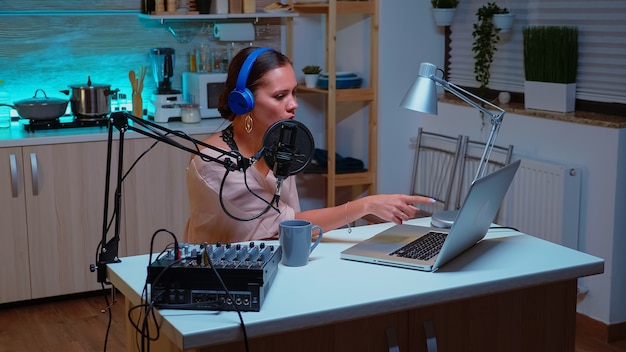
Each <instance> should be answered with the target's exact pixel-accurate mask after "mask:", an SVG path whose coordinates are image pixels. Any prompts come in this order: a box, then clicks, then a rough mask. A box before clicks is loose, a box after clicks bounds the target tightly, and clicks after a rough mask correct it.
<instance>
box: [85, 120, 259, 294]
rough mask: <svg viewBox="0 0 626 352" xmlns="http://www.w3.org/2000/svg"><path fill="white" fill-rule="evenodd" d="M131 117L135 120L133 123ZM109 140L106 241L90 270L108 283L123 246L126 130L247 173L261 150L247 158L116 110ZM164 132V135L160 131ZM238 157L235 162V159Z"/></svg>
mask: <svg viewBox="0 0 626 352" xmlns="http://www.w3.org/2000/svg"><path fill="white" fill-rule="evenodd" d="M129 120H130V121H132V122H133V123H132V124H131V123H129ZM135 125H138V126H142V127H143V128H137V127H136V126H135ZM113 127H115V128H116V129H117V130H118V131H119V132H120V137H119V149H118V160H117V161H118V167H117V176H116V178H117V179H116V190H115V195H114V210H113V217H114V219H112V220H114V221H115V230H114V235H113V238H111V239H110V240H109V241H107V234H108V232H109V231H108V230H109V219H108V216H109V214H108V212H109V193H110V183H111V165H112V153H113V148H112V146H113ZM108 129H109V132H108V139H107V166H106V181H105V182H106V184H105V190H104V192H105V194H104V218H103V228H102V240H101V243H100V245H101V247H100V251H99V254H98V258H97V264H95V265H94V264H92V265H91V266H90V270H91V271H92V272H93V271H96V270H97V276H98V282H101V283H106V282H107V273H106V265H107V264H110V263H119V262H120V260H119V257H118V249H119V240H120V225H121V218H120V211H121V206H122V204H121V203H122V178H123V175H122V169H123V166H124V165H123V156H124V134H125V133H126V131H134V132H137V133H139V134H142V135H144V136H147V137H150V138H152V139H155V140H157V141H159V142H163V143H166V144H169V145H171V146H173V147H176V148H178V149H181V150H184V151H186V152H189V153H191V154H194V155H199V156H201V157H202V158H203V159H204V160H208V161H211V162H215V163H218V164H221V165H223V166H224V167H225V168H226V169H227V170H229V171H242V172H245V171H246V170H247V169H248V168H249V167H250V166H252V164H254V163H255V162H256V161H257V158H258V156H259V155H261V153H257V154H256V155H255V156H254V157H251V158H245V157H243V155H241V154H240V153H238V152H234V151H226V150H223V149H220V148H217V147H215V146H212V145H210V144H207V143H204V142H202V141H199V140H196V139H194V138H192V137H190V136H188V135H186V134H184V133H182V132H180V131H175V130H171V129H168V128H165V127H163V126H161V125H158V124H156V123H153V122H151V121H148V120H144V119H142V118H139V117H136V116H134V115H132V114H129V113H127V112H115V113H112V114H111V116H110V117H109V123H108ZM159 131H160V132H164V133H163V134H161V133H159ZM168 134H169V135H174V136H178V137H181V138H183V139H185V140H187V141H189V142H191V143H193V144H194V145H195V146H198V145H201V146H203V147H205V148H209V149H211V150H213V151H217V152H219V153H221V154H222V155H224V156H225V157H226V158H224V159H219V158H215V157H212V156H209V155H206V154H203V153H202V152H200V150H199V149H198V148H196V149H193V148H189V147H187V146H185V145H182V144H180V143H178V142H176V141H174V140H173V139H171V138H169V137H167V135H168ZM233 160H234V161H233Z"/></svg>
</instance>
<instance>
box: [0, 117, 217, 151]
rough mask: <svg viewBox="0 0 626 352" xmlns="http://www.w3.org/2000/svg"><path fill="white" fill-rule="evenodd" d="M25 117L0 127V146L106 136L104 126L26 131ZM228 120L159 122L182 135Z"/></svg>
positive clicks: (116, 135) (92, 139)
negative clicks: (7, 126)
mask: <svg viewBox="0 0 626 352" xmlns="http://www.w3.org/2000/svg"><path fill="white" fill-rule="evenodd" d="M25 121H26V123H28V121H27V120H18V121H13V122H12V123H11V127H10V128H0V148H1V147H23V146H29V145H45V144H60V143H79V142H95V141H106V140H107V137H108V132H107V127H77V128H64V129H56V130H55V129H53V130H39V131H34V132H27V131H26V130H25V129H24V123H25ZM228 123H229V122H228V121H226V120H224V119H222V118H216V119H203V120H202V121H200V122H199V123H193V124H188V123H182V122H169V123H161V124H159V125H162V126H163V127H165V128H168V129H171V130H178V131H182V132H185V133H186V134H190V135H191V134H203V133H214V132H217V131H220V130H222V129H224V128H225V127H226V126H228ZM113 137H114V138H115V139H118V138H119V133H118V131H114V133H113ZM124 138H147V137H146V136H143V135H141V134H139V133H135V132H132V131H130V132H127V133H126V134H125V136H124Z"/></svg>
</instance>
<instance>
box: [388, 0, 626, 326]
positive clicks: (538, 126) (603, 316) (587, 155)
mask: <svg viewBox="0 0 626 352" xmlns="http://www.w3.org/2000/svg"><path fill="white" fill-rule="evenodd" d="M398 2H399V1H395V2H393V3H392V2H385V1H381V11H380V48H381V52H380V70H379V75H380V86H379V94H380V112H379V116H380V117H379V126H380V127H379V128H380V137H379V154H378V157H379V159H378V160H379V161H378V163H379V171H378V190H379V192H380V193H398V192H407V191H408V189H409V179H410V175H411V168H412V155H413V150H410V149H409V143H410V141H409V140H410V138H411V137H413V136H414V135H415V133H416V132H417V128H418V127H419V126H421V127H423V128H425V129H426V130H429V131H434V132H440V133H446V134H450V135H457V134H464V135H469V136H470V137H473V138H482V139H483V140H484V139H485V138H486V135H487V134H488V126H487V127H485V128H484V129H481V121H480V117H479V115H478V112H476V111H475V110H473V108H470V107H464V106H457V105H451V104H440V107H439V115H438V116H431V115H425V114H421V113H416V112H413V111H409V110H406V109H403V108H400V107H399V103H400V100H401V99H402V97H403V96H404V93H405V92H406V90H407V89H408V87H409V85H410V84H411V83H412V81H413V79H414V77H415V75H416V73H417V67H418V65H419V63H420V62H422V61H429V62H432V63H434V64H436V65H438V66H439V67H443V52H444V35H443V31H441V30H439V29H438V28H437V27H436V26H435V25H434V24H433V23H432V19H431V13H430V5H429V2H428V1H420V2H417V1H410V0H402V1H400V2H401V3H402V4H399V3H398ZM498 144H502V145H508V144H513V145H514V146H515V153H516V154H517V155H519V154H522V155H524V156H532V157H535V158H538V159H544V160H553V161H557V162H560V163H564V164H568V163H571V164H575V165H580V166H581V167H583V172H584V175H583V190H582V204H583V206H582V210H581V218H582V220H581V224H580V225H581V238H580V244H579V248H580V249H581V250H582V251H584V252H586V253H589V254H592V255H595V256H598V257H601V258H603V259H604V260H605V261H606V262H605V273H604V274H602V275H596V276H592V277H588V278H583V279H581V280H580V284H581V285H582V286H584V287H586V288H588V289H589V293H588V295H587V296H586V298H585V299H584V300H583V301H582V302H581V303H580V304H579V305H578V311H579V312H580V313H583V314H585V315H588V316H590V317H592V318H594V319H596V320H599V321H601V322H604V323H606V324H615V323H620V322H625V321H626V304H624V302H623V297H626V280H624V276H625V268H626V259H625V258H626V256H625V255H624V254H623V253H624V252H625V250H626V238H625V237H626V236H624V235H625V234H624V232H625V231H624V230H622V229H625V228H626V219H625V218H626V217H625V216H624V215H625V214H626V205H625V203H626V200H625V199H626V182H624V181H623V180H624V179H625V178H626V145H625V144H626V130H624V129H621V130H619V129H609V128H600V127H593V126H585V125H579V124H572V123H567V122H558V121H553V120H547V119H541V118H534V117H528V116H521V115H512V114H510V115H506V116H505V119H504V122H503V125H502V128H501V131H500V135H499V137H498ZM398 160H406V162H398ZM620 180H622V182H621V184H620V183H619V181H620Z"/></svg>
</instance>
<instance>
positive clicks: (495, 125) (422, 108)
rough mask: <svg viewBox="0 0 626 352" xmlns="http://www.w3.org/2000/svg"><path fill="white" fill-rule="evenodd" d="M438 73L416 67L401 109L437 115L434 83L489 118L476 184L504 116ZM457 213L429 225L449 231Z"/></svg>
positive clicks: (439, 217) (445, 214) (430, 67)
mask: <svg viewBox="0 0 626 352" xmlns="http://www.w3.org/2000/svg"><path fill="white" fill-rule="evenodd" d="M438 70H439V69H438V68H437V66H436V65H433V64H431V63H428V62H422V63H421V64H420V69H419V72H418V75H417V79H415V82H414V83H413V85H412V86H411V88H410V89H409V91H408V92H407V94H406V95H405V96H404V99H402V103H401V106H402V107H404V108H407V109H410V110H415V111H419V112H423V113H427V114H432V115H437V87H436V84H439V85H440V86H442V87H443V89H445V90H447V91H448V92H450V93H452V94H454V95H455V96H457V97H458V98H459V99H461V100H463V101H464V102H466V103H468V104H469V105H471V106H473V107H474V108H476V109H477V110H479V111H480V112H481V113H483V114H485V115H487V116H489V117H490V119H491V132H490V133H489V138H488V140H487V143H485V150H484V151H483V154H482V157H481V158H480V162H479V164H478V169H477V170H476V176H474V181H476V180H477V179H479V178H481V177H483V176H485V172H486V171H487V166H488V163H489V158H490V156H491V151H492V150H493V146H494V145H495V143H496V137H497V135H498V130H499V129H500V125H501V124H502V118H503V117H504V113H505V111H504V110H503V109H502V108H500V107H498V106H496V105H494V104H492V103H490V102H488V101H486V100H484V99H482V98H480V97H478V96H477V95H475V94H472V93H470V92H468V91H467V90H465V89H463V88H461V87H459V86H457V85H455V84H452V83H450V82H448V81H446V80H444V79H443V78H439V77H437V76H436V74H437V71H438ZM479 103H480V104H479ZM485 105H488V106H489V107H491V108H493V109H494V110H497V112H495V113H494V112H491V111H489V110H487V109H486V108H485V107H484V106H485ZM472 182H473V181H472ZM457 213H458V211H456V210H447V211H442V212H438V213H435V214H433V216H432V220H431V224H432V225H433V226H435V227H440V228H449V227H451V226H452V224H453V223H454V220H455V219H456V215H457Z"/></svg>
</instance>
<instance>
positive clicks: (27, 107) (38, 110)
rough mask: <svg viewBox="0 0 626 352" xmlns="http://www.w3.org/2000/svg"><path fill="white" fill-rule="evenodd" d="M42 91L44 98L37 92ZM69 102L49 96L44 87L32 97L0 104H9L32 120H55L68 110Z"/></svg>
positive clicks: (24, 116) (21, 115)
mask: <svg viewBox="0 0 626 352" xmlns="http://www.w3.org/2000/svg"><path fill="white" fill-rule="evenodd" d="M39 92H41V93H42V94H43V96H44V97H43V98H41V97H37V94H38V93H39ZM68 103H69V102H68V101H67V100H64V99H59V98H48V96H47V95H46V92H44V90H43V89H37V90H36V91H35V95H34V96H33V97H32V98H28V99H23V100H18V101H16V102H14V103H13V105H10V104H0V105H2V106H8V107H11V108H13V109H15V110H17V113H18V114H19V115H20V117H22V118H25V119H30V120H55V119H57V118H59V117H61V116H63V114H65V111H66V110H67V104H68Z"/></svg>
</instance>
